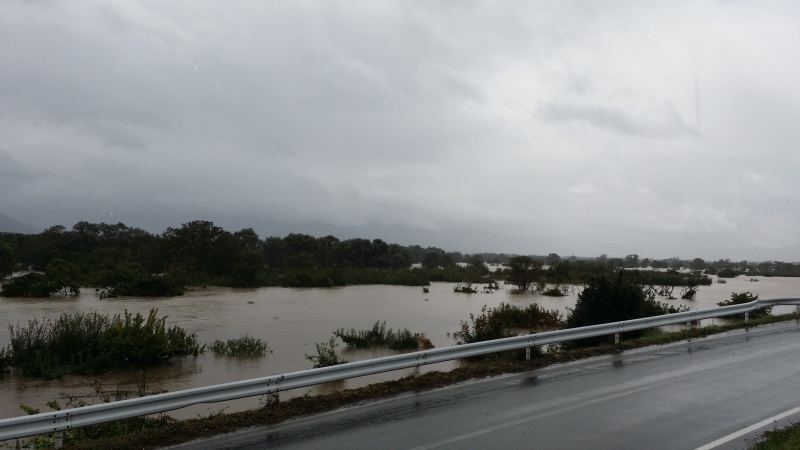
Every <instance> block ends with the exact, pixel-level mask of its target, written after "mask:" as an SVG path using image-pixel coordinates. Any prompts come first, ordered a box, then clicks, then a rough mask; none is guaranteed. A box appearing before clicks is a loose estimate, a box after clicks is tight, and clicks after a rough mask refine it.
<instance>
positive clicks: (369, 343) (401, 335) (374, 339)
mask: <svg viewBox="0 0 800 450" xmlns="http://www.w3.org/2000/svg"><path fill="white" fill-rule="evenodd" d="M333 335H334V336H336V337H338V338H339V339H341V340H342V342H344V343H345V344H346V345H347V346H348V347H354V348H372V347H388V348H391V349H393V350H403V349H416V348H418V347H419V346H420V345H421V346H423V347H425V348H430V347H432V346H433V345H432V344H430V340H428V339H427V338H425V335H424V334H422V333H412V332H411V331H409V330H408V329H407V328H403V329H402V330H397V331H394V330H392V329H391V328H389V329H388V330H387V329H386V321H383V322H381V321H380V320H378V321H376V322H375V324H374V325H373V326H372V329H371V330H356V329H350V330H349V331H345V329H344V328H339V329H338V330H336V331H334V332H333Z"/></svg>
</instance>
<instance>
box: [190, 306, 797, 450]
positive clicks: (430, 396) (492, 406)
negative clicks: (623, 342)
mask: <svg viewBox="0 0 800 450" xmlns="http://www.w3.org/2000/svg"><path fill="white" fill-rule="evenodd" d="M798 386H800V324H797V323H796V322H787V323H782V324H776V325H772V326H761V327H758V328H757V329H755V328H754V329H751V330H749V331H747V332H744V331H742V332H735V333H732V334H726V335H723V336H717V337H711V338H707V339H701V340H694V341H692V342H684V343H679V344H673V345H669V346H662V347H654V348H648V349H643V350H636V351H630V352H626V353H623V354H619V355H614V356H609V357H602V358H596V359H592V360H586V361H581V362H577V363H571V364H565V365H561V366H558V367H551V368H547V369H542V370H537V371H533V372H530V373H526V374H520V375H512V376H505V377H498V378H494V379H490V380H483V381H477V382H470V383H464V384H461V385H457V386H454V387H449V388H445V389H439V390H435V391H431V392H424V393H418V394H407V395H403V396H401V397H399V398H394V399H391V400H385V401H379V402H375V403H370V404H367V405H363V406H358V407H353V408H349V409H346V410H342V411H336V412H333V413H328V414H323V415H319V416H314V417H311V418H304V419H298V420H295V421H291V422H287V423H284V424H281V425H277V426H270V427H259V428H254V429H249V430H245V431H242V432H238V433H233V434H230V435H225V436H221V437H218V438H214V439H211V440H206V441H202V442H193V443H190V444H186V445H185V446H183V447H181V448H192V449H209V450H210V449H247V448H252V449H261V448H275V449H312V448H313V449H318V448H325V449H355V448H364V449H367V448H368V449H384V448H385V449H431V448H437V449H439V448H441V449H460V448H504V449H510V448H520V449H522V448H525V449H531V448H536V449H539V448H542V449H556V448H558V449H590V448H591V449H696V448H702V447H703V446H706V447H705V448H712V447H713V448H718V449H732V448H745V445H746V442H747V440H752V439H753V438H754V436H756V435H757V434H758V432H759V431H763V429H764V428H772V427H773V426H774V425H773V424H772V422H773V420H772V419H771V418H774V417H776V416H779V415H780V414H781V413H786V414H784V415H785V416H786V417H780V420H779V421H778V422H779V423H780V424H785V423H787V422H788V421H791V422H797V421H798V420H800V414H792V413H793V411H791V410H792V409H793V408H797V407H798V406H800V390H798ZM795 412H796V411H795ZM761 421H766V422H765V423H766V427H761V428H758V427H751V428H754V429H753V430H748V427H750V426H751V425H753V424H756V423H758V422H761ZM762 425H763V424H762ZM741 430H744V431H750V432H749V433H746V434H744V435H743V436H735V437H730V436H731V435H732V434H734V433H737V432H739V431H741ZM726 436H728V437H727V438H726ZM718 440H722V441H725V442H723V443H721V444H720V445H717V444H719V442H717V443H714V442H715V441H718ZM710 443H714V444H713V445H711V446H708V444H710Z"/></svg>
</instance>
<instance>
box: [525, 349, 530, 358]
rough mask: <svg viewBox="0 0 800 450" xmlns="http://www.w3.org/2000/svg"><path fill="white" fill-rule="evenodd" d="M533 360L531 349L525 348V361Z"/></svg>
mask: <svg viewBox="0 0 800 450" xmlns="http://www.w3.org/2000/svg"><path fill="white" fill-rule="evenodd" d="M530 360H531V348H530V347H525V361H530Z"/></svg>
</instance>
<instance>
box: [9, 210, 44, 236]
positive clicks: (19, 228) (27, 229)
mask: <svg viewBox="0 0 800 450" xmlns="http://www.w3.org/2000/svg"><path fill="white" fill-rule="evenodd" d="M0 232H6V233H22V234H39V233H41V232H42V230H40V229H38V228H36V227H35V226H33V225H29V224H27V223H23V222H20V221H18V220H14V219H12V218H11V217H8V216H6V215H4V214H0Z"/></svg>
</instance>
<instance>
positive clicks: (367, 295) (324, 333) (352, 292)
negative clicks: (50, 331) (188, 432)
mask: <svg viewBox="0 0 800 450" xmlns="http://www.w3.org/2000/svg"><path fill="white" fill-rule="evenodd" d="M748 280H749V277H747V278H746V277H739V278H736V279H731V280H728V283H727V284H716V283H715V284H713V285H712V286H701V287H700V290H699V291H698V295H697V299H696V300H692V301H683V300H664V299H661V300H662V301H667V302H669V303H670V304H675V305H678V304H685V305H688V306H690V307H691V308H692V309H704V308H712V307H716V302H719V301H722V300H727V299H729V298H730V295H731V293H732V292H737V293H739V292H743V291H750V292H752V293H754V294H759V295H760V296H761V297H762V298H768V297H777V296H790V295H800V278H777V277H776V278H761V277H759V280H760V281H759V282H750V281H748ZM452 287H453V284H451V283H434V284H433V285H432V286H431V287H430V292H429V293H423V292H422V289H421V288H418V287H406V286H380V285H378V286H348V287H343V288H332V289H288V288H260V289H232V288H208V289H200V288H197V289H195V290H193V291H191V292H188V293H187V294H186V295H184V296H183V297H174V298H142V297H129V298H124V299H117V300H100V299H99V298H98V297H97V296H96V295H95V294H94V293H93V292H92V291H91V290H89V289H86V290H85V291H84V293H83V294H81V295H79V296H77V297H75V298H54V299H47V300H44V301H42V300H39V299H18V298H2V299H0V330H7V328H8V325H9V324H12V325H16V324H17V323H21V324H25V323H27V321H28V320H29V319H34V318H36V319H42V318H48V319H55V318H57V317H58V316H59V315H60V314H61V313H63V312H72V311H86V312H88V311H98V312H99V313H102V314H120V313H122V312H123V311H124V310H126V309H127V310H128V311H130V312H133V313H136V312H140V313H142V314H146V313H147V312H148V311H149V310H150V309H151V308H158V310H159V314H160V315H163V314H167V315H168V316H169V318H168V319H167V324H168V325H171V324H177V325H180V326H181V327H184V328H185V329H187V330H188V331H190V332H194V333H197V335H198V337H199V339H200V341H201V342H213V341H214V340H215V339H223V340H225V339H230V338H236V337H240V336H242V335H243V334H245V333H247V334H249V335H251V336H254V337H257V338H261V339H263V340H265V341H266V342H267V343H268V345H269V347H270V349H271V352H270V353H267V355H266V356H265V357H263V358H232V357H218V356H216V355H214V354H213V353H211V352H206V353H204V354H202V355H200V356H197V357H185V358H176V359H175V360H174V361H173V363H172V364H170V365H169V366H164V367H157V368H151V369H148V370H147V371H146V372H145V374H144V375H145V379H146V382H147V385H148V388H149V389H150V390H162V389H165V390H169V391H175V390H180V389H187V388H192V387H200V386H207V385H211V384H218V383H225V382H230V381H236V380H245V379H249V378H256V377H261V376H267V375H274V374H280V373H286V372H293V371H298V370H306V369H310V368H311V362H310V361H308V360H307V359H306V358H305V355H306V354H316V349H315V346H314V344H315V343H319V342H326V341H327V340H328V339H329V338H330V336H331V333H332V332H333V330H335V329H337V328H345V329H350V328H355V329H368V328H371V327H372V324H373V323H375V321H377V320H381V321H383V320H385V321H386V326H387V328H394V329H398V328H400V329H402V328H408V329H409V330H411V331H412V332H419V333H425V334H426V335H427V337H428V338H429V339H430V340H431V341H432V342H433V344H434V345H436V346H437V347H443V346H449V345H453V338H452V333H453V332H455V331H458V329H459V324H460V321H462V320H467V319H468V318H469V315H470V314H471V313H472V314H478V313H480V309H481V307H482V306H483V305H488V306H489V307H494V306H497V305H499V304H500V302H507V303H511V304H514V305H518V306H526V305H528V304H531V303H539V304H540V305H541V306H543V307H545V308H547V309H553V308H555V309H558V310H560V311H562V312H564V314H566V311H565V308H566V307H573V306H574V305H575V301H576V299H577V293H573V294H571V295H568V296H566V297H544V296H541V295H538V294H530V293H528V294H522V295H515V294H511V293H510V291H508V290H500V291H497V292H496V293H494V294H457V293H454V292H453V289H452ZM675 294H677V289H676V292H675ZM792 309H793V307H781V308H776V309H775V312H776V313H777V312H788V311H791V310H792ZM8 341H9V336H8V333H7V332H0V346H5V345H8V343H9V342H8ZM339 353H340V354H341V355H342V356H343V357H344V358H345V359H347V360H350V361H355V360H361V359H367V358H374V357H379V356H385V355H388V354H393V353H394V352H392V351H389V350H353V349H345V348H343V347H339ZM457 365H458V362H450V363H441V364H436V365H432V366H427V367H423V369H422V371H426V370H447V369H450V368H453V367H456V366H457ZM408 373H410V369H409V370H405V371H396V372H392V373H387V374H382V375H375V376H369V377H362V378H358V379H352V380H345V381H342V382H337V383H330V384H327V385H322V386H317V387H313V388H307V389H303V390H298V391H300V392H293V393H288V394H282V397H284V398H285V397H287V396H291V395H302V394H305V393H307V392H311V393H321V392H329V391H331V390H335V389H346V388H352V387H357V386H363V385H366V384H369V383H373V382H376V381H380V380H385V379H393V378H397V377H398V376H401V375H405V374H408ZM94 379H96V380H99V381H100V382H101V383H103V385H104V386H105V387H106V388H107V389H112V390H113V389H115V388H117V387H122V388H124V389H130V388H132V387H135V384H136V375H135V374H134V373H132V372H129V371H124V370H123V371H117V372H114V373H109V374H104V375H101V376H96V377H78V376H69V377H65V378H63V379H61V380H51V381H43V380H35V379H28V378H24V377H21V376H17V375H6V376H5V377H4V378H2V379H0V418H5V417H12V416H18V415H22V414H23V413H22V411H21V410H20V409H19V407H18V405H19V404H20V403H25V404H28V405H31V406H34V407H37V408H41V409H42V411H46V410H47V407H46V406H44V405H45V403H46V402H47V401H49V400H52V399H57V398H59V396H60V395H61V393H67V394H76V393H86V392H90V391H91V389H89V388H88V387H87V386H86V383H88V382H90V381H91V380H94ZM95 401H96V402H97V401H99V400H95ZM258 405H259V399H244V400H240V401H235V402H226V403H222V404H215V405H200V406H196V407H192V408H187V409H185V410H182V411H178V412H173V413H171V415H173V416H175V417H194V416H195V415H198V414H200V415H204V414H208V413H209V412H210V411H219V410H220V409H221V408H229V409H228V411H232V410H237V409H244V408H252V407H256V406H258Z"/></svg>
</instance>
